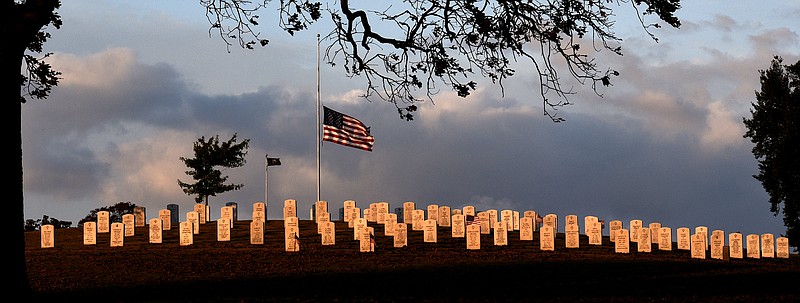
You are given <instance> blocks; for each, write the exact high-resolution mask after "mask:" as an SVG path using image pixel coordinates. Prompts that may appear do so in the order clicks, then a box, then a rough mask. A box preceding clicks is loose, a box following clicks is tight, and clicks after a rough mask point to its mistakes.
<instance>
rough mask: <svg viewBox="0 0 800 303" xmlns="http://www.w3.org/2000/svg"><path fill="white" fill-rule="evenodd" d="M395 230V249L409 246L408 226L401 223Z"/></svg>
mask: <svg viewBox="0 0 800 303" xmlns="http://www.w3.org/2000/svg"><path fill="white" fill-rule="evenodd" d="M396 225H397V226H396V227H395V229H394V247H403V246H407V245H408V224H405V223H402V222H399V223H397V224H396Z"/></svg>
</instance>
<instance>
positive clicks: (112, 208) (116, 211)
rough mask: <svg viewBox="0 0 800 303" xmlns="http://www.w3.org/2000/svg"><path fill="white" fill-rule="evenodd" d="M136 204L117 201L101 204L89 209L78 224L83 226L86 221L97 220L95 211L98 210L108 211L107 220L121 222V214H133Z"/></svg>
mask: <svg viewBox="0 0 800 303" xmlns="http://www.w3.org/2000/svg"><path fill="white" fill-rule="evenodd" d="M135 208H136V204H134V203H131V202H130V201H128V202H117V203H116V204H114V205H109V206H103V207H100V208H95V209H93V210H90V211H89V214H88V215H86V217H84V218H83V219H81V220H80V221H78V226H83V223H86V222H90V221H91V222H97V213H98V212H100V211H107V212H108V221H109V222H122V215H125V214H133V213H134V212H135Z"/></svg>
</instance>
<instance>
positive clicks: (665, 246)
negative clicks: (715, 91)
mask: <svg viewBox="0 0 800 303" xmlns="http://www.w3.org/2000/svg"><path fill="white" fill-rule="evenodd" d="M296 209H297V204H296V201H295V200H291V199H289V200H286V201H284V216H291V217H286V218H285V219H284V220H285V234H286V250H287V251H297V250H299V230H298V225H297V224H296V223H293V222H296V221H297V217H296ZM427 211H428V219H425V212H424V210H421V209H415V208H414V202H406V203H404V209H403V213H404V214H411V215H409V216H405V215H404V216H403V221H404V222H402V223H398V222H397V214H394V213H388V203H386V202H376V203H372V204H370V207H369V208H368V209H365V210H364V217H363V218H361V217H360V213H361V212H360V210H359V209H358V208H357V207H355V201H352V200H349V201H345V207H344V213H345V214H346V216H344V221H346V222H348V227H349V228H353V233H354V240H360V241H361V245H360V247H361V250H362V251H374V245H375V241H374V230H370V229H371V228H370V227H368V226H367V222H376V223H379V224H384V231H385V232H384V233H385V236H394V237H395V239H394V242H395V245H394V246H395V247H402V246H406V245H407V223H405V222H407V221H406V220H408V219H409V218H410V220H411V225H412V230H417V231H424V241H425V242H432V243H435V242H437V239H436V237H437V230H436V229H437V226H449V225H452V228H451V230H452V236H453V237H455V238H463V237H465V236H466V238H467V241H466V242H467V248H468V249H480V234H489V233H491V231H490V228H491V229H494V244H495V245H507V243H508V237H507V232H508V231H509V230H519V231H520V240H532V239H533V233H534V232H535V231H536V227H537V226H538V223H537V221H541V222H542V223H543V225H542V228H541V230H540V248H541V249H542V250H553V249H554V248H555V247H554V246H555V245H554V238H555V234H556V233H557V216H556V215H555V214H548V215H546V216H545V217H544V218H541V217H539V216H538V215H537V214H536V212H534V211H525V212H524V215H523V217H522V218H519V212H516V211H510V210H503V211H502V212H501V213H500V214H501V217H502V221H496V220H497V212H496V210H488V211H485V212H479V213H478V214H477V215H475V214H474V212H475V209H474V207H473V206H466V207H464V209H463V214H462V210H459V209H455V210H453V212H452V213H453V215H452V216H448V215H447V214H449V213H450V208H449V207H448V206H441V207H439V206H437V205H429V206H428V207H427ZM265 212H266V205H265V204H264V203H263V202H256V203H254V207H253V221H252V222H251V243H252V244H263V241H264V238H263V234H264V233H263V228H264V222H265V220H266V219H265V216H264V214H265ZM235 213H236V210H235V205H233V206H231V205H226V206H225V207H223V208H222V210H221V218H220V220H219V221H217V226H218V228H217V238H218V240H219V241H230V228H232V227H233V222H234V221H235V217H236V216H235ZM313 213H316V214H317V215H316V220H315V221H316V222H317V229H318V230H317V232H318V234H319V235H321V241H322V244H323V245H333V244H335V238H336V237H335V225H334V224H333V223H332V222H330V214H329V213H328V212H327V202H325V201H318V202H316V203H315V207H314V210H313V211H312V214H313ZM370 214H372V215H370ZM171 216H172V214H171V210H170V209H164V210H161V211H159V218H153V219H151V220H150V228H149V230H150V242H151V243H161V231H162V230H169V229H170V228H171V226H170V225H171V224H170V222H171V221H172V219H170V218H171ZM137 217H138V218H140V219H139V220H137V219H136V218H137ZM186 217H187V221H184V222H181V226H180V228H181V233H180V235H181V236H180V243H181V245H191V244H192V242H193V239H192V235H194V234H198V233H199V225H200V224H203V223H205V222H206V220H205V219H206V218H207V216H206V208H205V207H204V206H203V205H201V204H197V205H195V210H194V211H192V212H188V213H187V216H186ZM468 217H473V218H474V220H472V221H469V222H467V218H468ZM143 218H144V208H137V210H136V211H135V212H134V214H132V215H124V216H123V222H122V223H112V224H110V226H109V225H108V212H98V222H97V223H96V224H95V223H94V222H86V223H85V224H84V244H85V245H92V244H96V234H97V232H100V233H104V232H109V230H110V234H111V245H112V246H122V244H123V243H124V237H125V236H133V235H134V228H133V227H134V226H144V224H143V223H142V224H138V222H144V219H143ZM292 218H294V219H292ZM565 219H566V225H565V227H566V229H565V239H566V241H565V243H566V247H567V248H578V247H579V243H580V241H579V224H578V217H577V216H576V215H568V216H566V217H565ZM451 222H452V224H450V223H451ZM492 223H493V224H492ZM584 226H585V229H584V234H586V235H587V236H588V238H589V244H590V245H602V229H603V222H602V221H599V220H598V219H597V217H594V216H586V217H585V218H584ZM630 226H631V228H630V230H624V229H622V222H621V221H619V220H615V221H611V222H610V232H609V234H610V235H613V236H611V237H609V238H610V240H611V241H612V242H617V239H620V241H619V242H617V243H615V251H616V252H620V253H627V252H629V251H630V248H629V247H630V242H634V243H637V251H640V252H650V251H651V249H652V248H651V247H652V245H651V244H653V243H657V244H658V246H659V249H660V250H672V241H671V235H672V233H671V229H670V228H669V227H661V225H660V223H651V224H650V225H649V226H648V227H647V228H644V227H642V222H641V220H632V221H631V222H630ZM365 230H366V231H365ZM621 230H624V231H625V235H624V236H625V237H623V235H621V234H620V233H619V232H620V231H621ZM367 231H368V232H367ZM700 234H703V235H707V234H708V232H707V228H705V227H702V226H701V227H698V228H697V229H696V233H695V235H692V236H691V238H690V237H689V229H688V228H679V229H678V242H677V243H678V249H684V250H691V251H692V257H694V258H705V249H700V247H708V246H707V245H702V246H700V245H699V244H700V242H699V241H700V239H701V238H703V239H705V240H704V243H708V239H707V238H708V237H707V236H706V237H701V236H700ZM42 235H43V236H42V247H52V246H53V245H54V239H53V232H52V226H50V227H48V226H43V227H42ZM741 236H742V235H741V234H738V233H733V234H731V235H730V236H729V237H730V241H729V243H730V245H729V248H730V257H732V258H742V255H743V253H742V252H743V249H742V241H741V240H742V237H741ZM626 238H627V239H628V240H627V241H626V240H625V239H626ZM659 238H660V239H663V240H662V241H659ZM695 238H697V241H694V240H695ZM759 240H760V241H759ZM695 242H697V244H698V245H692V244H694V243H695ZM759 242H760V243H761V244H762V245H761V246H760V247H759V245H758V243H759ZM746 243H747V251H748V254H747V256H748V257H750V258H755V257H774V256H775V251H776V250H775V244H777V256H778V257H788V239H786V238H785V237H780V238H778V239H777V241H774V237H773V236H772V235H771V234H764V235H761V236H760V237H759V236H758V235H748V236H747V242H746ZM723 248H724V232H722V231H714V232H712V239H711V257H712V258H717V259H721V258H723V254H722V251H723ZM759 252H761V253H760V254H759Z"/></svg>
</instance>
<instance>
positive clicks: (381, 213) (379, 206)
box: [375, 202, 389, 224]
mask: <svg viewBox="0 0 800 303" xmlns="http://www.w3.org/2000/svg"><path fill="white" fill-rule="evenodd" d="M375 209H376V210H377V213H376V217H375V220H376V221H377V222H378V224H385V223H386V216H387V215H388V214H389V202H378V203H375Z"/></svg>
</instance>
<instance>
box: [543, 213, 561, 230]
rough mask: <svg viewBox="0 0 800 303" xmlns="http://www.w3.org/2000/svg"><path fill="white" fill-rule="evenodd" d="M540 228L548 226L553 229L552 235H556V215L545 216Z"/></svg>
mask: <svg viewBox="0 0 800 303" xmlns="http://www.w3.org/2000/svg"><path fill="white" fill-rule="evenodd" d="M542 226H543V227H544V226H550V227H552V228H553V233H558V216H557V215H556V214H547V215H545V216H544V220H543V221H542Z"/></svg>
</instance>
